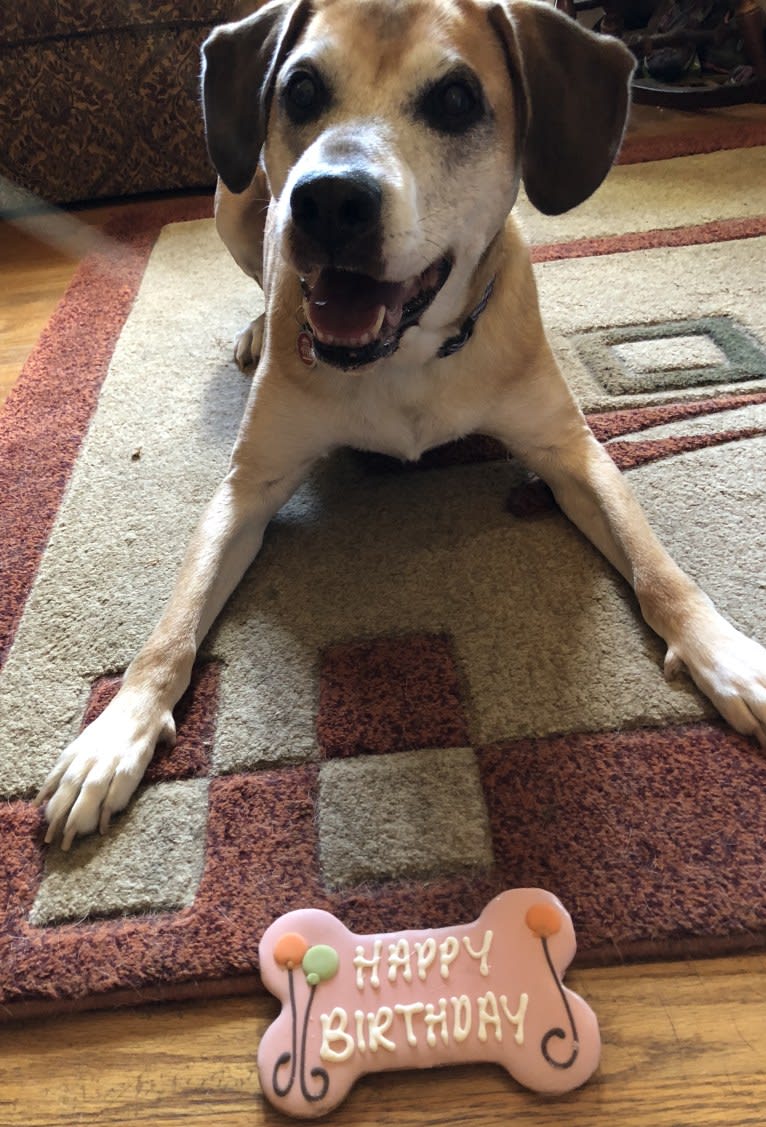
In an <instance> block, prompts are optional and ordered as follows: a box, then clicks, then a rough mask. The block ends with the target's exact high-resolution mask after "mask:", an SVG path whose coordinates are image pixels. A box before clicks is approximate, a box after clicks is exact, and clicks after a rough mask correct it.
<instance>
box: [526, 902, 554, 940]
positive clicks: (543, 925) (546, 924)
mask: <svg viewBox="0 0 766 1127" xmlns="http://www.w3.org/2000/svg"><path fill="white" fill-rule="evenodd" d="M525 919H526V924H527V927H528V928H529V930H530V931H531V932H533V933H534V934H535V935H536V936H537V938H538V939H548V938H549V936H551V935H555V934H556V932H557V931H560V930H561V915H560V913H559V911H558V909H557V908H554V906H553V905H552V904H533V905H532V907H531V908H530V909H529V911H528V912H527V914H526V917H525Z"/></svg>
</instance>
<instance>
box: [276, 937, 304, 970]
mask: <svg viewBox="0 0 766 1127" xmlns="http://www.w3.org/2000/svg"><path fill="white" fill-rule="evenodd" d="M308 949H309V945H308V943H307V942H306V940H305V939H304V938H303V936H302V935H299V934H298V932H297V931H288V932H286V933H285V934H284V935H282V936H281V937H280V938H279V939H278V940H277V942H276V943H275V945H274V961H275V962H276V963H277V965H278V966H280V967H286V968H287V970H293V968H294V967H299V966H300V965H301V963H302V962H303V956H304V955H305V954H306V952H307V951H308Z"/></svg>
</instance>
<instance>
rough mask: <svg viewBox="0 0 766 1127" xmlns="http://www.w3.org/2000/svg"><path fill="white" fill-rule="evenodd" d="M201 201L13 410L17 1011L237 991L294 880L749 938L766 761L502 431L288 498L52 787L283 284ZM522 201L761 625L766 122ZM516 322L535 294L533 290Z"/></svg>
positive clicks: (595, 362)
mask: <svg viewBox="0 0 766 1127" xmlns="http://www.w3.org/2000/svg"><path fill="white" fill-rule="evenodd" d="M209 213H210V201H209V199H204V200H196V201H195V200H185V201H176V202H172V203H159V204H151V205H144V206H143V207H142V209H141V210H140V211H137V210H133V211H132V213H131V214H130V217H129V220H128V222H129V229H128V228H127V226H125V225H123V227H122V229H116V230H115V231H114V232H113V234H114V237H115V238H116V239H118V240H119V242H120V244H121V245H122V247H123V250H122V252H121V255H120V258H119V261H118V262H115V260H114V259H111V260H110V261H108V262H103V261H102V262H99V261H96V260H93V261H90V262H88V263H86V264H85V265H84V266H83V267H82V268H81V270H80V271H79V273H78V275H77V277H76V279H75V281H74V283H73V285H72V287H71V288H70V290H69V292H68V294H67V296H66V298H65V299H64V301H63V303H62V305H61V306H60V308H59V309H58V311H57V313H56V314H55V316H54V318H53V320H52V321H51V323H50V325H49V327H48V329H47V331H46V333H45V334H44V336H43V338H42V340H41V341H40V344H39V346H38V348H37V350H36V352H35V353H34V354H33V356H32V358H31V359H30V361H29V363H28V365H27V368H26V370H25V373H24V375H23V377H22V380H21V381H20V383H19V385H18V387H17V388H16V390H15V392H14V394H13V395H12V396H11V398H10V400H9V401H8V403H7V406H6V409H5V411H4V412H3V414H2V416H0V545H1V546H0V661H1V662H2V669H1V671H0V798H2V800H3V801H2V804H1V805H0V1002H1V1003H2V1006H0V1013H2V1014H4V1015H5V1016H13V1015H19V1014H30V1013H34V1012H40V1011H43V1010H50V1009H55V1008H57V1007H58V1008H62V1007H65V1008H70V1009H71V1008H74V1007H78V1006H81V1007H82V1006H96V1005H107V1004H109V1005H111V1004H116V1003H119V1002H132V1001H139V1000H147V999H150V998H162V997H181V996H186V995H199V994H203V993H209V994H212V993H223V992H226V991H228V992H234V991H245V990H250V989H252V988H253V987H254V986H255V985H256V984H257V981H258V980H257V944H258V940H259V938H260V936H261V934H262V933H263V931H264V929H265V927H266V926H267V925H268V924H269V923H270V922H271V920H272V919H273V918H274V917H275V916H277V915H279V914H281V913H283V912H285V911H287V910H289V909H291V908H295V907H299V906H304V905H314V906H319V907H323V908H328V909H330V910H332V911H334V912H335V913H336V914H337V915H338V916H340V917H341V918H342V920H343V921H344V923H345V924H346V925H347V926H348V927H349V928H351V929H352V930H354V931H355V932H357V933H360V932H361V933H363V932H370V931H390V930H394V929H399V928H405V927H415V926H445V925H447V924H450V923H456V922H458V921H466V920H470V919H473V918H474V917H476V916H477V915H478V914H479V912H480V910H481V908H482V907H483V905H484V904H485V902H486V901H487V900H488V899H490V898H491V897H492V896H493V895H494V894H496V893H497V892H498V891H500V890H501V889H504V888H506V887H514V886H525V885H540V886H543V887H546V888H548V889H550V890H551V891H552V892H554V893H555V894H556V895H558V896H559V897H560V898H561V899H562V900H563V901H564V903H565V904H566V905H567V907H568V908H569V909H570V911H571V912H572V915H573V917H574V921H575V926H576V929H577V933H578V937H579V955H578V959H579V962H580V963H581V965H582V964H587V963H590V964H593V963H610V962H618V961H620V960H644V959H652V958H659V957H670V956H678V955H706V954H715V953H723V952H734V951H743V950H748V949H755V948H762V947H763V945H764V940H765V939H766V878H765V877H764V867H763V842H764V840H765V839H766V804H764V802H763V797H762V796H763V794H764V792H765V791H766V761H764V757H763V755H762V754H760V753H759V751H758V750H757V749H756V747H755V746H754V745H752V744H750V743H749V742H748V741H747V740H745V739H742V738H740V737H738V736H736V735H734V734H732V733H731V732H730V731H728V730H727V729H726V727H725V726H724V725H723V724H722V723H719V722H718V720H717V719H716V718H715V717H714V716H713V715H712V713H711V711H710V709H709V707H708V706H707V705H706V703H705V702H704V701H703V700H702V699H701V698H700V697H699V695H698V694H697V693H696V691H695V690H694V689H693V687H692V686H691V685H690V684H689V683H688V682H682V683H677V684H673V685H669V684H666V683H665V682H664V680H663V678H662V673H661V667H662V657H663V652H662V647H661V645H660V643H659V641H658V639H657V638H656V637H654V636H653V635H652V633H651V632H650V631H649V630H648V629H647V628H646V627H645V626H644V625H643V624H642V622H641V620H640V618H639V616H638V613H637V609H636V605H635V602H634V600H633V597H632V595H631V593H630V592H629V590H628V588H627V587H626V586H625V585H624V584H623V582H622V581H621V580H620V579H619V578H618V577H616V576H615V575H614V574H613V573H612V572H611V571H610V569H609V568H608V566H607V565H606V564H605V563H603V562H602V561H601V559H600V558H599V557H598V556H597V554H596V553H595V551H593V550H592V549H591V548H590V546H589V545H588V544H587V543H586V542H585V541H584V540H583V539H582V537H580V536H579V534H578V533H577V532H576V531H575V530H574V529H573V528H572V527H571V526H570V525H569V524H568V523H567V521H566V520H565V519H564V518H563V517H562V516H561V515H560V514H559V513H558V512H557V511H556V509H555V507H554V506H553V505H552V502H551V499H550V495H549V494H548V493H547V492H546V491H545V490H544V489H541V488H540V486H539V483H536V482H535V481H532V480H530V479H529V478H528V476H527V475H526V474H525V472H524V471H523V469H522V468H521V467H520V466H519V465H517V464H516V463H515V462H514V461H512V460H510V459H508V458H506V456H505V455H504V453H503V451H501V450H499V449H497V448H496V447H494V446H493V445H492V444H491V443H488V442H487V441H482V440H478V441H471V442H467V443H464V444H461V445H458V446H453V447H450V448H446V449H443V450H440V451H438V452H435V453H434V454H432V455H430V456H428V457H427V458H425V459H424V460H423V461H422V462H421V463H419V464H418V465H417V466H414V467H413V466H401V465H399V464H397V463H393V462H390V461H388V460H387V459H384V458H371V457H363V456H361V455H359V454H356V453H354V452H342V453H340V454H338V455H337V456H335V457H333V458H331V459H330V460H328V461H327V462H326V463H325V464H323V465H322V466H321V467H320V468H319V469H318V470H317V472H316V473H315V474H314V476H313V477H312V478H311V480H310V481H309V482H308V483H307V484H306V485H305V487H304V488H302V489H301V490H300V491H299V493H298V494H297V495H296V496H295V498H294V499H293V500H292V501H291V502H290V503H289V504H288V505H287V506H285V508H284V510H283V511H282V512H281V513H280V514H279V516H278V518H277V519H276V520H275V521H274V523H273V525H272V527H271V530H270V532H269V534H268V536H267V539H266V543H265V546H264V549H263V552H262V555H261V557H260V558H259V559H258V561H257V562H256V564H255V565H254V567H253V568H252V569H251V570H250V572H249V573H248V575H247V576H246V579H245V581H244V583H243V584H242V586H241V588H240V590H239V591H238V592H237V594H236V595H235V597H234V598H233V599H232V601H231V602H230V604H229V606H228V607H227V609H226V611H225V613H224V615H223V617H222V619H221V621H220V622H219V624H218V625H217V626H216V627H215V629H214V631H213V633H212V635H211V636H210V637H209V638H208V640H207V642H206V644H205V649H204V653H203V654H202V656H201V658H200V660H199V662H198V665H197V669H196V673H195V677H194V682H193V686H192V689H191V691H190V693H189V694H188V695H187V697H186V699H185V701H184V702H183V704H182V706H181V708H180V718H181V720H180V738H179V741H178V745H177V747H176V748H175V750H173V751H172V752H170V751H167V750H162V751H161V752H160V753H159V754H158V755H157V757H156V759H155V762H154V763H153V765H152V767H151V769H150V772H149V774H148V776H147V778H146V781H145V784H144V785H143V786H142V788H141V789H140V791H139V793H138V795H137V797H136V799H135V801H134V802H133V803H132V804H131V806H130V808H129V809H128V811H126V812H125V813H124V814H123V815H122V816H121V817H120V818H119V819H117V820H116V822H115V824H114V826H113V828H112V830H111V832H110V834H109V835H108V836H107V837H105V838H101V837H94V838H91V839H88V840H85V841H82V842H81V843H79V844H77V845H76V847H75V848H73V850H72V852H71V853H70V854H68V855H64V854H62V853H61V852H59V851H57V850H56V849H50V850H47V849H45V847H44V846H43V845H42V836H43V834H42V822H41V817H40V814H39V812H38V811H36V810H35V809H34V808H33V807H32V806H31V804H30V801H29V800H30V798H31V796H32V795H33V794H34V793H35V791H36V789H37V787H38V785H39V784H40V782H41V781H42V779H43V778H44V777H45V774H46V772H47V770H48V768H49V767H50V765H51V764H52V763H53V761H54V760H55V759H56V756H57V754H58V752H59V750H60V749H61V748H62V747H63V746H64V745H65V744H66V743H67V742H68V740H69V739H70V738H71V737H72V736H73V735H74V734H75V733H76V732H77V731H78V729H79V727H80V725H81V724H82V722H83V719H84V718H85V717H88V716H92V715H93V714H94V712H95V711H96V710H97V709H98V708H100V707H103V704H104V702H105V701H106V700H107V699H108V697H109V694H110V693H112V692H114V689H115V685H116V683H117V680H118V678H119V675H120V672H121V670H123V669H124V668H125V666H126V664H127V663H128V661H129V660H130V658H131V656H132V655H133V654H134V652H135V651H136V649H137V647H138V646H139V645H140V644H141V642H142V640H143V639H144V637H145V636H146V634H147V632H148V631H149V629H150V628H151V626H152V625H153V624H154V622H155V620H156V618H157V616H158V614H159V612H160V609H161V607H162V604H163V601H164V599H165V598H166V596H167V594H168V591H169V588H170V585H171V581H172V577H173V575H174V572H175V570H176V567H177V565H178V563H179V560H180V555H181V552H182V550H183V547H184V546H185V543H186V541H187V538H188V536H189V534H190V531H191V529H192V527H193V525H194V523H195V521H196V519H197V517H198V515H199V513H200V511H201V508H202V505H203V504H204V502H205V501H206V499H207V498H208V496H209V494H210V493H211V491H212V489H213V487H214V486H215V484H216V483H217V481H218V479H219V478H220V476H221V474H222V472H223V470H224V467H225V465H226V462H227V457H228V453H229V449H230V445H231V442H232V439H233V436H234V434H235V432H236V429H237V424H238V419H239V416H240V413H241V411H242V407H243V404H244V401H245V397H246V395H247V390H248V381H247V379H246V378H245V377H243V376H242V375H240V373H239V372H238V371H237V370H236V368H235V367H234V365H233V363H232V362H231V360H230V356H231V341H232V339H233V337H234V334H235V332H236V331H237V330H238V328H240V327H241V326H242V325H243V324H245V323H246V322H247V321H248V320H249V319H250V318H251V317H252V316H253V315H254V313H255V312H257V309H258V306H259V301H260V295H259V293H258V291H257V289H256V288H255V286H254V284H252V283H248V282H247V281H246V280H245V279H243V278H242V277H241V276H240V275H239V273H238V271H237V268H236V267H235V266H234V264H233V263H232V262H231V261H230V260H229V258H228V256H227V254H226V252H225V251H224V249H223V247H222V246H221V244H220V243H219V241H218V239H217V237H216V234H215V231H214V228H213V224H212V222H211V220H210V219H209V218H208V216H209ZM519 215H520V218H521V221H522V223H523V225H524V227H525V229H526V231H527V234H528V237H529V238H530V240H531V242H532V243H533V245H534V251H533V255H534V258H535V260H536V263H537V266H536V271H537V277H538V280H539V288H540V294H541V301H542V306H543V310H544V315H545V318H546V321H547V323H548V325H549V327H550V332H551V335H552V338H553V340H554V343H555V347H556V349H557V351H558V353H559V355H560V358H561V361H562V363H563V365H564V367H565V370H566V371H567V372H568V373H569V376H570V378H571V381H572V384H573V386H574V387H575V389H576V391H577V394H578V395H579V396H580V399H581V401H582V403H583V406H584V408H585V410H586V411H587V413H588V415H589V417H590V419H591V422H592V425H593V427H594V428H595V430H596V432H597V434H598V436H599V437H600V438H601V439H602V440H603V441H604V442H605V443H607V447H608V449H609V450H610V452H611V454H612V456H613V457H614V458H615V460H616V461H617V463H618V464H619V465H620V466H621V467H622V468H623V469H624V470H625V472H626V473H627V474H628V475H629V478H630V481H631V484H632V485H633V487H634V489H635V490H636V492H637V493H638V495H639V497H640V499H641V501H642V503H643V504H644V506H645V507H646V509H647V510H648V512H649V515H650V518H651V520H652V521H653V523H654V525H655V527H656V528H657V530H658V532H659V534H660V535H661V536H662V538H663V539H664V540H665V542H666V543H667V544H668V546H669V547H670V549H671V551H672V552H673V553H674V555H675V556H676V558H677V559H678V560H679V562H680V563H681V564H682V566H684V567H685V568H686V569H688V570H689V571H690V572H691V573H692V574H693V575H694V576H695V577H696V578H697V579H698V580H699V581H700V583H701V584H702V585H703V586H704V587H705V588H706V589H707V590H708V591H709V593H710V594H711V595H712V596H713V597H714V598H715V599H716V600H717V602H718V603H719V605H720V606H721V608H722V609H723V611H724V612H725V613H726V614H727V615H728V616H729V617H731V618H732V619H733V620H734V621H735V623H736V624H737V625H738V626H739V627H740V628H742V629H744V630H745V631H747V632H749V633H751V634H753V635H755V636H756V637H758V638H759V640H760V641H761V642H766V626H765V625H764V624H765V623H766V581H764V575H766V568H765V566H764V561H765V559H766V538H765V536H764V528H766V295H765V294H764V289H763V263H764V261H765V260H766V147H758V146H754V147H751V148H741V149H737V150H731V151H719V152H712V153H704V154H703V153H701V154H698V155H694V156H686V157H680V158H674V159H667V160H658V161H653V162H650V163H643V164H642V163H633V164H630V163H627V164H623V165H622V166H621V167H618V168H617V169H615V170H614V172H613V173H612V175H611V176H610V178H609V180H608V181H607V183H606V185H605V186H604V187H603V189H602V190H601V191H600V192H599V193H598V194H597V196H596V197H595V198H594V199H593V200H591V201H590V202H589V203H587V204H586V205H584V206H583V207H582V208H580V209H578V210H577V211H576V212H575V213H573V214H571V215H569V216H564V217H561V218H557V219H545V218H543V217H540V216H537V215H535V214H534V213H533V212H532V211H531V209H530V208H529V207H528V206H527V205H525V203H524V202H523V201H522V202H521V203H520V205H519ZM509 331H512V327H509Z"/></svg>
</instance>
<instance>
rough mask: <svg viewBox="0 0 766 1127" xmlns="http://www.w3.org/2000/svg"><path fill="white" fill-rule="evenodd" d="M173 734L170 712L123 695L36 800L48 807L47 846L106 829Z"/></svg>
mask: <svg viewBox="0 0 766 1127" xmlns="http://www.w3.org/2000/svg"><path fill="white" fill-rule="evenodd" d="M174 734H175V726H174V724H173V718H172V715H171V714H170V712H168V711H163V710H161V709H160V708H154V709H153V708H152V707H151V705H150V704H147V702H146V700H143V701H140V700H134V699H132V698H131V697H130V695H129V694H127V695H125V696H123V695H122V694H121V693H120V694H118V695H117V696H116V697H115V699H114V700H113V701H112V702H111V703H110V704H109V705H108V706H107V708H106V709H105V710H104V712H102V713H101V715H100V716H99V717H97V718H96V720H94V722H93V723H92V724H91V725H89V727H87V728H86V729H85V730H84V731H83V732H81V733H80V735H79V736H78V737H77V739H76V740H75V741H74V742H73V743H72V744H71V745H70V746H69V747H68V748H67V750H66V751H65V752H64V753H63V754H62V756H61V758H60V759H59V761H58V763H57V764H56V766H55V767H54V768H53V770H52V771H51V773H50V774H49V775H48V778H47V779H46V780H45V782H44V783H43V785H42V787H41V788H40V792H39V794H38V795H37V798H36V799H35V804H36V805H38V806H43V805H44V806H45V818H46V820H47V822H48V830H47V832H46V835H45V841H46V844H48V845H50V844H52V843H53V842H54V841H57V840H60V841H61V848H62V849H63V850H68V849H69V848H70V847H71V845H72V843H73V841H74V839H75V838H76V837H78V836H80V835H84V834H90V833H93V831H94V830H96V829H100V830H101V832H102V833H105V832H106V830H107V828H108V826H109V822H110V820H111V818H112V815H113V814H115V813H116V812H117V811H119V810H123V809H124V808H125V807H126V806H127V804H128V802H129V801H130V798H131V796H132V795H133V792H134V791H135V789H136V787H137V786H138V784H139V783H140V782H141V779H142V777H143V774H144V771H145V770H146V767H147V764H148V763H149V760H150V759H151V757H152V754H153V752H154V748H155V746H156V744H157V743H158V742H159V741H160V739H163V738H166V737H167V738H169V739H172V737H173V736H174Z"/></svg>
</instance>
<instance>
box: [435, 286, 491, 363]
mask: <svg viewBox="0 0 766 1127" xmlns="http://www.w3.org/2000/svg"><path fill="white" fill-rule="evenodd" d="M494 288H495V279H494V278H492V279H491V280H490V283H489V285H488V286H487V288H486V289H485V291H484V294H483V296H482V299H481V301H480V302H479V304H478V305H477V306H476V308H475V309H474V310H473V311H472V312H471V313H469V314H468V316H467V317H466V319H465V321H463V324H462V325H461V326H460V332H459V333H455V335H454V337H448V338H447V340H445V342H444V344H443V345H442V346H441V348H440V349H439V351H438V352H437V353H436V355H437V357H440V358H441V357H443V356H454V355H455V353H456V352H459V351H460V349H461V348H463V347H464V345H466V344H468V342H469V340H470V339H471V337H472V336H473V330H474V329H475V328H476V322H477V321H478V320H479V317H481V315H482V313H483V312H484V310H485V309H486V308H487V303H488V302H489V299H490V298H491V297H492V291H493V289H494Z"/></svg>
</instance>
